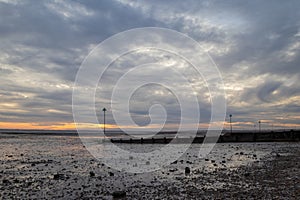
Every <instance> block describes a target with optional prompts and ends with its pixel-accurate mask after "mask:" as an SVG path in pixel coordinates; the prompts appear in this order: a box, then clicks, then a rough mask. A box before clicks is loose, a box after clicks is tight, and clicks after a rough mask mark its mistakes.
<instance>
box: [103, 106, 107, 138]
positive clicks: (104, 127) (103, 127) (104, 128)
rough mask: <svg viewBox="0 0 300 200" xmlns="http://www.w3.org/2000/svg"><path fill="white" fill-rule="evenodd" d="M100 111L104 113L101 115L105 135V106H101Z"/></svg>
mask: <svg viewBox="0 0 300 200" xmlns="http://www.w3.org/2000/svg"><path fill="white" fill-rule="evenodd" d="M102 111H103V114H104V115H103V116H104V117H103V130H104V135H105V112H106V108H103V109H102Z"/></svg>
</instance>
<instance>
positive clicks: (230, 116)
mask: <svg viewBox="0 0 300 200" xmlns="http://www.w3.org/2000/svg"><path fill="white" fill-rule="evenodd" d="M231 118H232V114H230V115H229V120H230V133H232V123H231V122H232V121H231Z"/></svg>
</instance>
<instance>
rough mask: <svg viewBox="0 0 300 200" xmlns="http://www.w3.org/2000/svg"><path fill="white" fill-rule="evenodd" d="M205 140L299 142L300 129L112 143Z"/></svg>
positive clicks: (143, 139)
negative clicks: (215, 136)
mask: <svg viewBox="0 0 300 200" xmlns="http://www.w3.org/2000/svg"><path fill="white" fill-rule="evenodd" d="M204 140H206V141H207V142H215V141H216V140H217V142H218V143H234V142H299V141H300V131H293V130H290V131H280V132H274V131H270V132H261V133H259V132H234V133H226V134H224V135H221V136H220V137H219V138H213V137H205V136H197V137H195V138H191V137H190V138H174V137H168V136H165V137H152V138H143V137H141V138H126V139H125V138H113V139H111V142H113V143H128V144H168V143H170V142H172V143H174V144H176V143H178V144H180V143H199V144H200V143H203V141H204Z"/></svg>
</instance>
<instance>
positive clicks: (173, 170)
mask: <svg viewBox="0 0 300 200" xmlns="http://www.w3.org/2000/svg"><path fill="white" fill-rule="evenodd" d="M175 171H177V169H176V168H175V169H169V172H175Z"/></svg>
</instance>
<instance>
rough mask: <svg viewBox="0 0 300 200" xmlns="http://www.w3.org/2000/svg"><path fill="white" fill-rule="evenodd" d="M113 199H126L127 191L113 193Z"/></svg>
mask: <svg viewBox="0 0 300 200" xmlns="http://www.w3.org/2000/svg"><path fill="white" fill-rule="evenodd" d="M112 196H113V198H123V197H126V192H125V191H115V192H113V193H112Z"/></svg>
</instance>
